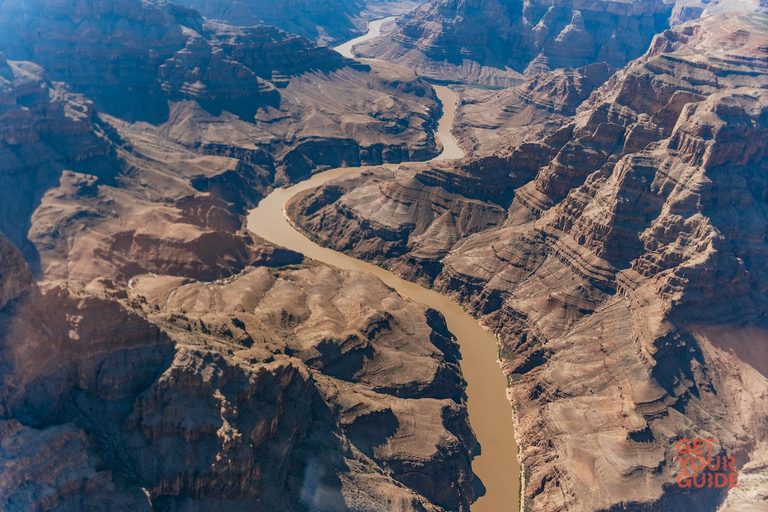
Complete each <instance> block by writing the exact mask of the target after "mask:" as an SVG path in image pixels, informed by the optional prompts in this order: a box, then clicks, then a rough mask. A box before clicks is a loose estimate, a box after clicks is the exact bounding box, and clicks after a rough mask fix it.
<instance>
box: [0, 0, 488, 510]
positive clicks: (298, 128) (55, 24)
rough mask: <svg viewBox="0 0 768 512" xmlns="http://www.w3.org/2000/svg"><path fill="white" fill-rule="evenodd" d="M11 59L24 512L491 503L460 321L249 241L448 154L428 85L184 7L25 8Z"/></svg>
mask: <svg viewBox="0 0 768 512" xmlns="http://www.w3.org/2000/svg"><path fill="white" fill-rule="evenodd" d="M0 48H1V49H2V52H3V53H2V54H0V185H1V186H0V205H1V207H0V233H2V234H0V438H2V446H0V482H2V485H0V509H2V510H8V511H12V512H22V511H23V512H27V511H50V510H72V511H80V510H137V511H150V510H193V511H222V510H316V509H318V508H319V509H325V510H340V509H349V510H359V511H369V510H385V509H386V510H400V511H409V510H414V509H419V510H430V511H439V510H446V509H450V510H467V509H468V506H469V503H470V501H472V500H473V498H474V491H473V488H472V485H471V483H472V478H473V474H472V471H471V467H470V462H471V458H472V456H473V451H474V449H475V444H476V442H475V438H474V434H473V433H472V431H471V429H470V427H469V423H468V418H467V413H466V406H465V403H464V400H465V395H464V390H463V389H464V387H465V383H464V381H463V379H462V377H461V372H460V370H459V366H458V359H457V347H456V344H455V342H454V340H453V339H452V337H451V335H450V333H448V331H447V329H446V326H445V321H444V319H443V318H442V316H441V315H440V314H439V313H438V312H436V311H434V310H431V309H428V308H426V307H424V306H421V305H419V304H415V303H413V302H410V301H408V300H406V299H405V298H403V297H401V296H399V295H398V294H397V293H395V292H394V291H393V290H391V289H389V288H388V287H386V286H384V285H383V284H382V283H381V282H380V281H378V280H376V279H374V278H372V277H370V276H367V275H358V274H354V273H347V272H341V271H338V270H334V269H331V268H329V267H325V266H320V265H316V264H311V263H310V262H304V261H303V257H302V256H301V255H300V254H297V253H295V252H293V251H289V250H287V249H284V248H280V247H276V246H274V245H273V244H270V243H268V242H266V241H265V240H262V239H259V238H258V237H256V236H254V235H253V234H251V233H250V232H248V231H247V230H246V229H244V219H245V217H244V215H245V212H246V210H247V209H248V208H251V207H253V206H254V205H255V204H256V203H257V202H258V201H259V200H260V199H261V198H263V197H264V195H265V194H267V193H268V192H269V191H270V189H271V188H272V187H273V186H275V185H276V184H279V183H285V182H288V181H291V180H299V179H302V178H304V177H306V176H307V175H308V174H309V173H310V172H311V171H312V170H313V169H315V168H317V167H318V166H336V165H342V164H348V165H356V164H359V163H360V162H363V161H364V162H370V163H380V162H382V161H399V160H402V159H412V158H427V157H429V156H431V155H434V154H436V153H437V150H438V145H437V143H436V140H435V137H434V135H433V133H432V129H433V127H434V123H435V120H436V119H437V118H438V116H439V115H440V106H439V103H438V102H437V100H436V97H435V95H434V91H433V90H432V88H431V87H430V86H429V85H428V84H426V83H425V82H423V81H422V80H420V79H418V78H417V77H416V76H415V75H414V74H413V73H412V72H410V71H409V70H405V69H400V68H397V69H388V68H386V67H384V66H377V65H371V66H368V65H360V64H356V63H354V62H352V61H348V60H344V59H343V58H342V57H341V56H340V55H339V54H337V53H335V52H333V51H331V50H328V49H325V48H320V47H318V46H316V45H315V44H314V43H312V42H310V41H309V40H308V39H306V38H303V37H300V36H296V35H291V34H287V33H285V32H283V31H280V30H279V29H276V28H272V27H263V26H261V27H245V28H242V27H241V28H233V27H231V26H228V25H224V24H221V23H215V24H214V23H208V22H206V21H203V18H202V17H201V16H200V15H199V14H198V13H196V12H194V11H192V10H189V9H187V8H183V7H179V6H177V5H173V4H169V3H165V2H151V1H139V0H125V1H122V2H100V1H87V0H84V1H80V2H10V1H6V2H0ZM415 419H418V425H419V427H418V428H416V427H415V423H414V421H415Z"/></svg>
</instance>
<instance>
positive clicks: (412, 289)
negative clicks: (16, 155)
mask: <svg viewBox="0 0 768 512" xmlns="http://www.w3.org/2000/svg"><path fill="white" fill-rule="evenodd" d="M389 19H391V18H388V19H386V20H379V21H378V22H371V23H370V25H369V32H368V34H366V35H365V36H362V37H360V38H358V39H355V40H353V41H350V42H348V43H346V44H344V45H342V46H340V47H339V48H337V51H339V52H340V53H342V54H344V55H345V56H348V57H352V53H351V52H352V47H353V46H354V45H355V44H358V43H360V42H361V41H363V40H366V39H370V38H372V37H376V36H377V35H378V34H379V31H380V29H381V25H382V24H384V23H385V22H386V21H388V20H389ZM372 34H373V35H372ZM344 52H346V54H345V53H344ZM434 87H435V90H436V91H437V96H438V97H439V98H440V101H441V102H442V104H443V117H442V118H441V119H440V121H439V128H438V135H439V137H440V141H441V142H442V144H443V147H444V150H443V152H442V153H441V154H440V155H439V156H437V157H436V158H435V159H434V160H449V159H455V158H461V157H463V156H464V152H463V151H462V150H461V149H460V148H459V146H458V143H457V142H456V139H455V138H454V137H453V135H452V133H451V128H452V126H453V118H454V115H455V112H456V102H457V95H456V93H454V92H453V91H452V90H450V89H449V88H447V87H443V86H434ZM404 163H409V162H404ZM374 167H376V166H373V167H344V168H337V169H330V170H328V171H324V172H320V173H318V174H315V175H313V176H312V177H311V178H310V179H308V180H306V181H303V182H301V183H298V184H296V185H293V186H291V187H288V188H278V189H276V190H275V191H273V192H272V193H271V194H269V196H267V197H266V198H264V199H263V200H262V201H261V202H260V203H259V205H258V207H257V208H255V209H254V210H251V211H250V212H249V215H248V229H250V230H251V231H252V232H254V233H256V234H257V235H259V236H261V237H262V238H265V239H267V240H269V241H270V242H273V243H275V244H278V245H281V246H283V247H287V248H289V249H292V250H294V251H297V252H300V253H302V254H304V255H305V256H307V257H309V258H312V259H314V260H317V261H321V262H323V263H327V264H329V265H333V266H335V267H337V268H340V269H344V270H357V271H361V272H368V273H369V274H373V275H375V276H377V277H378V278H379V279H381V280H382V281H384V282H385V283H386V284H387V285H388V286H390V287H392V288H394V289H395V290H397V291H398V292H399V293H400V294H401V295H404V296H406V297H408V298H410V299H411V300H414V301H417V302H421V303H423V304H426V305H428V306H430V307H432V308H434V309H437V310H438V311H440V312H441V313H442V314H443V315H444V316H445V320H446V322H447V324H448V328H449V329H450V331H451V332H452V333H453V334H454V335H455V336H456V338H457V340H458V343H459V345H460V347H461V358H462V359H461V369H462V373H463V375H464V379H465V380H466V381H467V397H468V400H467V408H468V411H469V420H470V422H471V424H472V429H473V430H474V432H475V435H476V436H477V439H478V441H479V442H480V446H481V447H482V452H481V454H480V455H479V456H477V457H475V459H474V460H473V461H472V469H473V471H474V473H475V474H476V475H477V476H478V477H479V478H480V480H481V481H482V482H483V485H484V486H485V488H486V493H485V495H484V496H482V497H481V498H480V499H478V500H477V501H476V502H475V503H474V504H473V505H472V511H473V512H486V511H487V512H501V511H516V510H517V509H518V493H519V480H518V479H519V466H518V462H517V444H516V443H515V438H514V425H513V422H512V411H511V407H510V404H509V402H508V401H507V396H506V386H507V381H506V378H505V376H504V375H503V373H502V372H501V370H500V369H499V366H498V364H497V346H496V339H495V337H494V336H493V335H492V334H489V333H488V332H486V331H485V330H483V329H482V328H481V327H480V325H479V324H478V323H477V321H476V320H475V319H474V318H473V317H472V316H470V315H469V314H467V313H465V312H464V310H463V309H462V307H461V306H459V305H458V304H456V303H455V302H453V301H451V300H450V299H448V298H447V297H445V296H444V295H441V294H439V293H437V292H434V291H432V290H428V289H426V288H423V287H421V286H419V285H417V284H414V283H411V282H409V281H406V280H404V279H401V278H399V277H397V276H396V275H394V274H392V273H391V272H388V271H387V270H384V269H383V268H381V267H377V266H375V265H372V264H370V263H366V262H364V261H360V260H358V259H355V258H352V257H351V256H347V255H346V254H343V253H340V252H337V251H334V250H332V249H328V248H325V247H321V246H319V245H317V244H315V243H314V242H312V241H311V240H309V239H308V238H306V237H305V236H304V235H302V234H301V233H300V232H299V231H297V230H296V229H294V228H293V226H291V224H290V223H289V222H288V220H287V219H286V217H285V212H284V205H285V203H286V201H288V200H289V199H290V198H292V197H293V196H295V195H296V194H297V193H299V192H302V191H304V190H309V189H312V188H316V187H319V186H321V185H322V184H324V183H326V182H328V181H330V180H332V179H334V178H337V177H340V176H343V175H347V174H350V173H359V172H362V171H363V170H365V169H371V168H374ZM387 167H392V165H391V164H388V165H387Z"/></svg>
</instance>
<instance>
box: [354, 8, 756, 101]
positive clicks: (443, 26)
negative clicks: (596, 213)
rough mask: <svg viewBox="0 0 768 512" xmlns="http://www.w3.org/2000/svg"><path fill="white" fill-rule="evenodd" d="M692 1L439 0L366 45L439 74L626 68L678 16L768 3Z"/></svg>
mask: <svg viewBox="0 0 768 512" xmlns="http://www.w3.org/2000/svg"><path fill="white" fill-rule="evenodd" d="M689 3H690V5H689V6H688V7H689V8H687V10H686V9H683V7H680V6H678V5H677V4H676V3H675V2H671V1H665V0H629V1H620V0H567V1H563V2H552V1H551V0H527V1H522V0H467V1H463V0H462V1H457V0H433V1H431V2H429V3H426V4H424V5H423V6H422V7H420V8H419V9H417V10H415V11H413V12H412V13H410V14H408V15H406V16H405V17H403V18H402V19H401V20H400V21H399V22H398V25H399V26H398V29H397V30H396V31H394V32H392V33H388V34H385V35H383V36H382V37H380V38H377V39H375V40H373V41H371V42H369V43H366V44H363V45H361V46H359V47H358V52H359V53H360V54H361V55H365V56H367V57H378V58H382V59H385V60H388V61H392V62H397V63H400V64H404V65H407V66H409V67H411V68H412V69H415V70H416V71H417V72H418V73H419V74H420V75H422V76H428V77H431V78H434V79H437V80H447V81H458V82H467V83H480V84H484V85H497V86H509V85H515V84H517V83H519V82H520V81H521V80H522V79H523V78H524V77H525V76H532V75H534V74H537V73H541V72H546V71H549V70H553V69H558V68H578V67H581V66H586V65H588V64H593V63H596V62H605V63H607V64H609V65H611V66H613V67H617V68H619V67H622V66H624V65H625V64H626V63H627V62H629V61H630V60H631V59H634V58H637V57H639V56H640V55H642V54H643V53H644V52H645V50H646V49H647V48H648V44H649V43H650V42H651V39H652V38H653V36H654V35H656V34H658V33H660V32H661V31H663V30H664V29H666V28H668V27H669V26H670V24H671V23H672V24H674V23H677V22H680V21H687V20H688V19H695V18H698V17H699V16H700V15H702V14H706V13H709V12H710V11H714V10H725V9H726V8H728V9H734V10H737V11H744V10H747V11H749V10H754V11H765V10H766V9H768V7H767V6H765V5H764V4H758V3H757V2H742V3H741V4H739V5H736V6H734V5H729V3H728V2H720V4H723V5H720V4H718V3H716V2H715V3H714V4H715V5H711V6H707V5H704V4H703V3H700V2H693V1H692V2H689ZM694 4H695V5H694ZM753 4H754V5H753ZM686 5H688V4H686ZM705 7H706V9H705Z"/></svg>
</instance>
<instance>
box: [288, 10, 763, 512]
mask: <svg viewBox="0 0 768 512" xmlns="http://www.w3.org/2000/svg"><path fill="white" fill-rule="evenodd" d="M767 49H768V17H766V16H764V15H717V16H713V17H709V18H706V19H702V20H701V21H697V22H690V23H687V24H684V25H680V26H678V27H676V28H674V29H671V30H668V31H665V32H664V33H662V34H661V35H659V36H657V37H656V38H655V39H654V40H653V43H652V44H651V46H650V49H649V50H648V51H646V52H645V54H644V55H643V56H641V57H640V58H638V59H637V60H635V61H633V62H631V63H630V64H629V65H628V66H627V67H626V68H624V69H622V70H620V71H618V72H617V73H616V74H615V75H613V76H612V77H611V78H610V79H608V81H607V82H606V83H605V84H604V85H602V86H599V87H597V88H596V89H595V90H594V92H592V94H591V95H590V96H589V98H588V99H586V101H583V102H582V100H581V99H576V100H575V101H571V100H569V99H568V98H565V97H563V98H554V99H553V100H552V102H553V104H554V105H555V106H556V108H557V109H559V111H560V114H559V115H560V116H562V119H563V121H562V123H561V126H560V127H559V128H555V127H549V129H546V130H544V135H542V136H541V138H539V139H536V140H530V141H527V142H518V143H516V145H514V146H513V147H511V148H509V151H507V152H506V153H505V154H501V155H497V156H486V157H481V158H470V159H466V160H464V161H461V162H458V163H447V164H441V165H435V164H430V165H419V164H414V165H410V166H406V167H402V168H400V169H399V170H395V171H389V170H386V169H382V170H379V171H375V172H373V173H367V174H364V175H358V176H355V177H349V178H345V179H339V180H336V181H333V182H330V183H328V184H327V185H325V186H324V187H323V188H321V189H319V190H317V191H314V192H309V193H306V194H304V195H301V196H298V197H297V198H295V201H294V202H293V203H292V204H291V205H290V207H289V213H290V214H291V216H292V218H293V219H294V221H295V222H296V223H297V224H298V225H299V226H301V227H302V228H303V229H305V230H306V231H307V232H311V233H313V234H314V236H315V237H316V239H317V240H318V241H320V242H321V243H324V244H326V245H330V246H332V247H335V248H337V249H340V250H343V251H345V252H348V253H350V254H352V255H354V256H356V257H360V258H365V259H369V260H372V261H374V262H377V263H379V264H382V265H385V266H386V267H387V268H389V269H391V270H394V271H396V272H398V273H400V274H401V275H403V276H406V277H408V278H410V279H413V280H417V281H419V282H423V283H425V284H430V285H432V286H433V287H434V288H435V289H436V290H438V291H441V292H445V293H448V294H451V295H452V296H454V297H455V298H456V299H457V300H459V301H461V302H462V303H465V304H468V306H469V307H470V308H471V309H472V310H473V311H475V312H476V313H477V314H479V315H482V322H483V324H484V325H486V326H487V327H488V328H490V329H492V330H493V331H494V332H496V333H497V334H498V335H499V336H500V344H501V348H500V357H501V364H502V367H503V369H504V371H505V372H506V373H507V375H508V376H509V381H510V385H511V387H510V396H511V399H512V401H513V403H514V404H515V406H516V424H517V428H516V432H515V433H516V436H517V439H518V441H519V444H520V447H521V455H520V456H521V462H522V463H523V466H524V468H525V471H524V475H525V481H524V490H523V497H524V501H525V505H526V507H529V509H530V510H614V509H615V510H619V509H624V508H623V507H628V508H629V509H632V510H635V509H637V510H645V509H652V510H658V509H667V508H669V509H670V510H691V511H693V510H714V509H715V508H716V507H717V506H718V504H719V503H721V502H722V501H723V500H724V499H725V498H726V496H725V491H716V490H714V489H710V490H707V489H696V490H695V491H686V490H684V489H681V488H680V487H678V486H677V485H676V483H675V477H676V475H677V473H678V472H679V471H680V465H679V463H678V462H677V461H676V455H677V453H676V451H675V443H676V440H677V439H680V438H683V437H686V438H694V437H702V438H714V439H716V440H717V446H716V450H717V451H718V452H719V453H721V454H729V455H733V456H735V457H736V459H737V461H738V465H739V466H740V467H741V466H742V465H745V464H746V465H745V466H744V468H745V469H744V471H745V472H747V473H749V472H754V471H756V472H757V474H759V471H760V470H759V468H760V457H761V453H764V450H765V446H766V444H767V443H768V430H766V423H765V414H764V411H765V410H766V408H768V372H767V371H766V365H765V359H766V357H765V354H766V350H768V348H767V347H768V319H766V316H765V311H766V306H768V295H767V294H768V286H767V283H768V267H766V261H768V241H767V240H766V236H765V234H766V232H767V231H766V230H767V229H768V209H767V208H768V207H767V206H766V204H767V203H768V196H767V195H766V193H767V192H766V191H767V190H768V188H766V187H767V186H768V160H766V158H768V155H766V151H765V150H766V146H765V140H766V137H767V136H768V134H767V133H766V131H767V130H768V53H767ZM543 80H555V82H558V83H563V81H564V80H565V81H566V83H571V84H573V83H575V82H574V77H573V76H571V77H568V76H567V75H562V73H555V75H552V76H550V77H544V78H543ZM581 80H582V79H581V78H579V79H578V80H577V82H578V81H581ZM527 87H528V90H535V89H536V85H535V82H534V83H533V84H532V85H529V86H527ZM562 90H564V91H569V90H571V89H570V88H568V87H566V88H564V89H562ZM523 92H525V90H524V89H522V88H518V89H516V90H514V92H510V93H509V94H510V95H517V97H518V98H522V97H524V96H523ZM569 102H570V103H569ZM544 103H545V102H544V101H542V100H539V104H544ZM579 104H580V105H579ZM566 107H567V108H566ZM750 460H753V461H754V462H748V461H750ZM751 467H755V468H758V469H756V470H755V469H749V468H751ZM747 482H749V480H747ZM752 482H758V484H755V485H757V490H755V488H750V487H749V485H750V484H746V483H745V487H746V489H741V490H739V491H733V492H731V493H730V495H729V496H728V502H727V503H729V506H730V510H746V509H747V508H743V507H748V506H752V507H757V508H756V509H759V506H760V505H759V500H760V496H761V493H762V495H764V493H765V489H764V488H763V489H762V490H760V489H759V486H760V485H763V487H764V484H759V482H760V480H759V478H757V479H756V480H752ZM585 496H589V497H590V498H589V500H585V499H584V497H585ZM750 503H751V504H750Z"/></svg>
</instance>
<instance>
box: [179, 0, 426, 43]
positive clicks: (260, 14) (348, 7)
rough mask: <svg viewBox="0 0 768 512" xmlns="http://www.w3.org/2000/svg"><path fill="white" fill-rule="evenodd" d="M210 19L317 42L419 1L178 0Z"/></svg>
mask: <svg viewBox="0 0 768 512" xmlns="http://www.w3.org/2000/svg"><path fill="white" fill-rule="evenodd" d="M179 3H181V4H182V5H186V6H187V7H191V8H193V9H195V10H197V11H199V12H200V13H201V14H202V15H203V16H205V17H206V18H209V19H212V20H221V21H225V22H226V23H229V24H232V25H242V26H248V25H259V24H265V25H272V26H275V27H279V28H281V29H282V30H286V31H288V32H292V33H294V34H299V35H302V36H304V37H308V38H310V39H312V40H313V41H317V42H318V43H320V44H326V45H329V46H330V45H331V44H338V43H341V42H344V41H347V40H349V39H352V38H354V37H357V36H359V35H361V34H363V33H364V32H365V30H366V25H367V23H366V20H371V19H380V18H386V17H388V16H393V15H397V14H403V13H406V12H408V11H410V10H412V9H414V8H416V7H417V6H418V5H420V4H421V3H423V2H422V0H365V1H364V2H361V1H353V0H298V1H297V0H291V1H288V0H280V1H277V2H275V1H272V0H234V1H232V0H181V1H180V2H179Z"/></svg>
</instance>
